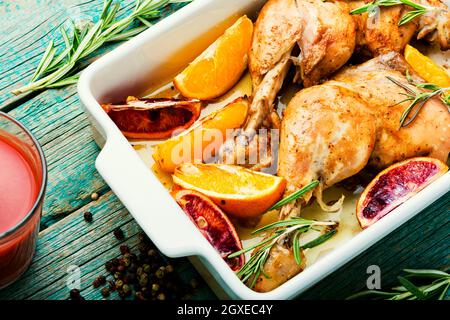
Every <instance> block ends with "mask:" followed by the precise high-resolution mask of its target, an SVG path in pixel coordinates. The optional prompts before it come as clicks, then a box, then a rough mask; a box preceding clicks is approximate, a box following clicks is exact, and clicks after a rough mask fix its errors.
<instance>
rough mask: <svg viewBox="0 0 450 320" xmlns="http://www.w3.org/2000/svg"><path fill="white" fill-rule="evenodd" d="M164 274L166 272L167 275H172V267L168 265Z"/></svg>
mask: <svg viewBox="0 0 450 320" xmlns="http://www.w3.org/2000/svg"><path fill="white" fill-rule="evenodd" d="M166 272H168V273H172V272H173V266H172V265H171V264H169V265H168V266H167V267H166Z"/></svg>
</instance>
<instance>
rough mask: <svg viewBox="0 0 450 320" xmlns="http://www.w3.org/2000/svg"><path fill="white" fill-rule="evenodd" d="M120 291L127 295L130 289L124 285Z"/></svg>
mask: <svg viewBox="0 0 450 320" xmlns="http://www.w3.org/2000/svg"><path fill="white" fill-rule="evenodd" d="M122 290H123V292H125V293H128V292H130V291H131V288H130V286H129V285H127V284H124V285H123V287H122Z"/></svg>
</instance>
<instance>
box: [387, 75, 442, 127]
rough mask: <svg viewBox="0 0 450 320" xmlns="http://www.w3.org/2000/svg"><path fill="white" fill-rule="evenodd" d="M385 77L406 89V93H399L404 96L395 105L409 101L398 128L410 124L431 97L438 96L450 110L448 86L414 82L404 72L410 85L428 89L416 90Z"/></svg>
mask: <svg viewBox="0 0 450 320" xmlns="http://www.w3.org/2000/svg"><path fill="white" fill-rule="evenodd" d="M387 78H388V79H389V80H390V81H392V82H393V83H395V84H396V85H398V86H399V87H401V88H403V89H404V90H405V91H406V93H401V94H402V95H404V96H405V97H406V98H405V99H403V100H401V101H399V102H397V103H396V104H395V105H398V104H400V103H403V102H406V101H411V103H410V104H409V105H408V106H407V107H406V109H405V110H404V111H403V113H402V116H401V117H400V128H402V127H406V126H408V125H409V124H411V123H412V122H413V121H414V120H415V119H416V117H417V115H418V114H419V112H420V110H422V108H423V106H424V105H425V104H426V103H427V102H428V101H429V100H430V99H431V98H433V97H439V99H440V100H441V101H442V102H443V103H444V105H446V106H447V109H448V111H449V112H450V95H447V94H446V93H447V92H448V91H449V90H450V87H449V88H441V87H439V86H437V85H435V84H432V83H415V82H414V81H413V79H412V77H411V76H410V74H409V73H408V72H407V73H406V79H407V80H408V83H409V84H410V85H413V86H415V87H417V88H421V89H425V90H428V91H417V90H414V89H412V88H411V87H410V86H407V85H406V84H404V83H402V82H400V81H398V80H396V79H394V78H392V77H390V76H387ZM414 109H415V110H414ZM413 110H414V112H413ZM412 112H413V113H412ZM411 113H412V114H411Z"/></svg>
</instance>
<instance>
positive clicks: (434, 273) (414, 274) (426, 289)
mask: <svg viewBox="0 0 450 320" xmlns="http://www.w3.org/2000/svg"><path fill="white" fill-rule="evenodd" d="M403 271H404V272H405V273H406V275H405V276H399V277H397V279H398V282H399V283H400V286H397V287H394V288H392V289H391V291H379V290H366V291H362V292H359V293H356V294H354V295H351V296H350V297H348V298H347V300H355V299H385V300H429V299H437V300H444V299H445V298H446V297H447V295H448V291H449V288H450V274H448V273H447V272H444V271H440V270H429V269H404V270H403ZM419 281H420V282H421V283H422V285H417V284H415V283H414V282H416V283H417V282H419ZM424 282H428V284H424Z"/></svg>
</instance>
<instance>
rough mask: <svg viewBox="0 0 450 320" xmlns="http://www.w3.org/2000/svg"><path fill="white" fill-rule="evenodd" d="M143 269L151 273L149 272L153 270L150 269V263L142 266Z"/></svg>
mask: <svg viewBox="0 0 450 320" xmlns="http://www.w3.org/2000/svg"><path fill="white" fill-rule="evenodd" d="M142 270H144V272H145V273H149V272H150V271H151V270H150V265H148V264H144V265H143V266H142Z"/></svg>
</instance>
